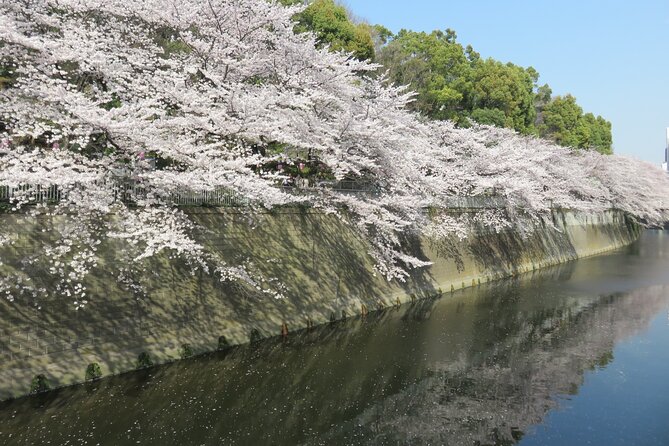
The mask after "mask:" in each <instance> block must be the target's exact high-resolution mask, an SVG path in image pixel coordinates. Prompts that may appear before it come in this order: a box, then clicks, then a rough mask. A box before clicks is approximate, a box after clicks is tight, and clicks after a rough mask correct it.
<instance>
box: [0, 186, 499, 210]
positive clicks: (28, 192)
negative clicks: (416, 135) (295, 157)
mask: <svg viewBox="0 0 669 446" xmlns="http://www.w3.org/2000/svg"><path fill="white" fill-rule="evenodd" d="M106 186H107V187H108V189H109V190H110V191H111V193H112V196H113V199H114V200H119V201H122V202H124V203H133V202H137V201H140V200H144V199H150V198H153V199H155V200H156V201H157V202H161V203H169V204H172V205H175V206H212V207H246V206H249V205H250V204H251V202H250V200H249V199H248V198H247V197H244V196H242V195H240V194H238V193H236V192H234V191H233V190H231V189H227V188H216V189H213V190H180V191H174V192H170V193H168V194H166V195H165V194H163V195H158V194H155V195H153V196H152V194H151V191H150V190H149V189H148V188H147V187H146V186H144V185H142V184H138V183H133V182H127V181H123V182H114V183H109V184H107V185H106ZM277 187H280V188H281V189H282V190H283V191H285V192H287V193H292V194H296V195H303V194H305V193H309V191H314V190H319V189H321V190H322V189H327V190H330V191H334V192H336V193H342V194H369V195H374V194H379V193H380V191H379V188H378V187H377V186H376V185H375V184H374V183H372V182H359V181H350V180H343V181H339V182H334V181H322V182H310V181H308V180H306V179H297V180H296V181H294V182H292V183H289V184H283V185H279V186H277ZM75 188H76V187H74V186H73V187H71V188H63V187H59V186H40V185H21V186H17V187H8V186H0V202H11V201H13V200H21V201H23V202H28V203H52V202H53V203H55V202H59V201H62V200H64V199H67V198H68V197H69V196H70V194H69V191H70V190H72V189H75ZM505 206H506V201H505V199H504V198H503V197H500V196H495V195H479V196H449V197H445V198H444V199H443V201H442V204H441V206H440V207H444V208H448V209H500V208H504V207H505Z"/></svg>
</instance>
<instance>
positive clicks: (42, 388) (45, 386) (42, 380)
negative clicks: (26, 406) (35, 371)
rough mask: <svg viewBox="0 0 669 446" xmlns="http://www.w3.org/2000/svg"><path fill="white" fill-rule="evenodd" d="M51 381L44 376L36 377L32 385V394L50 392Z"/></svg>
mask: <svg viewBox="0 0 669 446" xmlns="http://www.w3.org/2000/svg"><path fill="white" fill-rule="evenodd" d="M50 388H51V386H49V381H48V380H47V379H46V376H45V375H43V374H41V373H40V374H39V375H35V377H34V378H33V380H32V382H31V383H30V393H33V394H34V393H42V392H46V391H47V390H49V389H50Z"/></svg>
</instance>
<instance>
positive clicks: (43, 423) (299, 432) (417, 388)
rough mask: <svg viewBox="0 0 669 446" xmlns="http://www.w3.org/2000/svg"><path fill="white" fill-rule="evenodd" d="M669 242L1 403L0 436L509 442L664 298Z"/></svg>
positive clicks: (9, 439) (10, 440) (25, 439)
mask: <svg viewBox="0 0 669 446" xmlns="http://www.w3.org/2000/svg"><path fill="white" fill-rule="evenodd" d="M668 267H669V238H668V237H667V236H666V234H664V233H658V232H654V233H647V234H645V235H644V237H643V238H642V240H641V241H640V242H639V243H638V244H637V245H635V246H633V247H631V248H629V249H627V250H623V251H621V252H619V253H617V254H613V255H609V256H602V257H596V258H592V259H586V260H582V261H578V262H573V263H570V264H567V265H563V266H561V267H558V268H552V269H548V270H543V271H540V272H537V273H534V274H532V275H526V276H522V277H520V278H517V279H514V280H508V281H503V282H499V283H496V284H492V285H490V286H486V287H480V288H477V289H472V290H468V291H466V292H460V293H456V294H454V295H450V294H449V295H446V296H444V297H443V298H441V299H436V300H430V301H420V302H416V303H415V304H413V305H404V306H403V307H402V308H400V309H397V310H388V311H386V312H383V313H378V314H373V315H370V316H368V318H367V319H365V320H360V319H350V320H349V321H347V322H345V323H337V324H334V325H331V326H327V327H322V328H320V329H316V330H312V331H310V332H303V333H300V334H295V335H292V336H291V337H290V338H288V339H287V340H274V341H270V342H266V343H262V344H260V345H254V346H247V347H243V348H237V349H233V350H231V351H228V352H226V353H221V354H215V355H210V356H207V357H201V358H197V359H195V360H192V361H186V362H182V363H178V364H172V365H168V366H165V367H160V368H157V369H153V370H150V371H145V372H142V373H136V374H127V375H123V376H119V377H114V378H111V379H107V380H103V381H100V382H97V383H94V384H88V385H85V386H79V387H75V388H69V389H62V390H60V391H58V392H55V393H52V394H48V395H43V396H39V397H34V398H24V399H20V400H16V401H13V402H8V403H4V404H2V405H0V444H21V445H24V444H25V445H38V444H49V442H50V444H66V443H67V442H69V444H101V445H119V444H137V443H138V442H139V443H140V444H160V445H172V444H174V445H185V444H207V445H219V444H249V445H262V444H277V445H279V444H286V445H294V444H452V445H459V444H466V445H470V444H472V445H473V444H477V445H484V444H514V443H516V442H518V441H519V440H520V439H522V438H523V436H524V435H525V433H526V432H527V431H528V429H529V428H530V427H531V426H532V425H534V424H537V423H540V422H541V421H542V420H543V419H544V418H545V416H546V414H547V413H548V412H549V411H550V410H551V409H553V408H555V407H556V405H557V404H559V403H558V399H556V396H558V395H570V394H576V393H577V392H578V391H579V388H580V387H581V385H582V384H583V380H584V376H585V375H586V373H587V372H588V371H590V370H596V369H598V368H604V367H606V366H607V364H609V363H610V362H611V361H612V360H614V358H613V350H614V347H615V345H616V344H617V343H618V342H620V341H621V340H623V339H625V338H628V337H629V336H632V335H634V334H637V333H639V332H641V331H643V330H644V329H645V328H646V327H647V326H648V324H649V322H650V321H651V319H653V317H654V316H655V315H656V314H658V313H662V312H664V313H666V310H667V308H668V307H669V277H668V276H669V274H667V271H669V268H668Z"/></svg>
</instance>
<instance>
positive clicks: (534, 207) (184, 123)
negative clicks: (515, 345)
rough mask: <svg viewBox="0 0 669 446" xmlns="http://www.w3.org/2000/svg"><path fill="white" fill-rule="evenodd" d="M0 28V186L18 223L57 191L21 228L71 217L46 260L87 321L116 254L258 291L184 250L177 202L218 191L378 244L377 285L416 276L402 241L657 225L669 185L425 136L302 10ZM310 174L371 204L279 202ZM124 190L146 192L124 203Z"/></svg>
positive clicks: (319, 198) (429, 125) (315, 196)
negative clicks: (320, 40) (179, 197)
mask: <svg viewBox="0 0 669 446" xmlns="http://www.w3.org/2000/svg"><path fill="white" fill-rule="evenodd" d="M0 10H2V14H0V68H2V70H3V71H2V72H4V73H6V79H7V82H6V83H3V84H2V85H4V86H3V87H2V90H0V185H4V186H7V187H10V188H12V190H13V196H12V197H11V200H12V201H11V203H12V209H13V210H18V209H19V208H22V207H24V205H25V204H27V203H31V202H33V201H35V200H34V197H35V194H36V193H37V191H38V189H39V190H42V189H46V188H49V187H51V188H53V187H54V186H57V188H58V194H59V200H58V201H57V203H49V204H46V203H40V204H38V205H31V206H29V207H28V212H30V213H31V214H34V215H48V216H62V215H73V214H74V215H76V216H77V218H76V219H70V220H68V221H70V222H71V223H69V224H70V226H69V227H67V228H66V229H64V230H62V231H61V233H60V238H59V240H57V241H56V242H55V243H54V244H53V245H49V246H46V247H45V251H44V254H45V256H46V259H47V261H48V262H50V268H51V269H50V271H51V272H52V273H53V274H54V275H55V276H57V277H59V278H61V280H60V282H59V283H60V284H59V288H58V289H57V290H56V291H57V292H58V293H60V294H65V295H68V296H72V297H73V299H74V301H75V303H76V305H83V304H85V303H86V302H87V295H86V290H85V286H84V285H83V283H84V280H83V279H84V277H85V275H86V274H87V272H88V271H89V270H90V268H91V267H93V266H94V265H95V263H96V260H95V258H96V257H95V251H96V247H97V246H98V245H99V244H100V243H101V241H102V240H105V239H109V238H112V239H121V240H124V241H126V242H127V244H128V246H132V248H129V249H128V251H127V253H126V254H127V255H128V258H129V261H130V262H131V263H132V262H134V263H136V264H140V263H141V261H142V260H143V259H146V258H148V257H151V256H154V255H157V254H159V253H162V252H168V253H169V254H170V255H173V256H179V257H182V258H184V259H186V260H187V261H188V262H189V264H190V265H191V266H192V267H193V268H201V269H204V270H207V271H209V272H210V273H213V274H217V275H219V276H220V277H221V279H222V280H229V279H240V280H244V281H246V282H249V283H251V284H253V285H256V286H259V285H258V279H257V278H255V277H254V276H253V274H252V273H250V272H249V271H247V270H246V269H245V268H244V266H243V265H231V264H228V263H227V262H226V259H222V258H220V257H219V256H217V255H216V253H212V252H208V251H207V250H205V249H204V248H203V246H202V245H201V244H199V243H198V242H197V241H196V240H195V239H194V238H193V229H194V223H193V222H192V221H191V220H190V219H189V217H188V215H187V214H186V213H184V212H183V210H182V209H180V208H178V207H177V206H175V205H174V202H173V197H174V196H175V194H179V193H182V192H184V191H212V192H213V191H220V190H225V191H228V192H230V193H232V194H234V196H236V197H240V199H243V200H244V202H245V203H247V204H248V206H246V207H245V210H246V212H249V213H253V212H255V211H256V210H257V209H259V208H262V209H271V208H273V207H276V206H282V205H287V204H295V203H304V204H308V205H310V206H312V207H314V208H316V209H321V210H322V211H324V212H328V213H333V214H336V215H338V216H340V217H341V218H342V219H344V220H345V221H347V222H348V223H350V225H351V226H352V227H353V228H355V229H356V230H358V231H359V232H360V233H361V234H362V235H363V236H364V237H366V238H367V239H368V240H369V241H370V242H371V243H370V246H371V248H370V249H371V251H370V255H372V257H373V258H374V260H375V262H376V265H377V268H378V270H379V271H380V272H381V273H382V274H383V275H384V276H385V277H387V278H388V279H389V280H392V279H399V280H403V279H404V278H405V277H406V275H407V273H408V270H409V269H411V268H416V267H422V266H426V265H428V263H427V262H424V261H422V260H420V259H417V258H415V257H413V256H411V255H409V254H408V253H406V252H404V250H403V249H402V243H401V240H402V235H403V234H405V233H407V232H413V233H416V234H419V235H420V234H422V235H424V236H430V237H443V236H447V235H451V234H456V235H458V236H459V237H461V238H463V237H466V236H467V235H468V231H469V228H471V226H472V225H473V224H476V225H486V226H491V227H493V228H495V229H496V230H501V229H502V228H505V227H509V226H512V225H515V224H518V222H520V221H523V222H527V221H532V219H534V220H536V219H538V218H541V216H542V215H547V214H548V213H549V212H550V210H551V209H552V208H553V207H562V208H569V209H574V210H583V211H602V210H605V209H609V208H612V207H615V208H619V209H622V210H624V211H627V212H630V213H633V214H635V215H637V216H638V217H639V218H641V219H643V220H644V221H646V222H648V223H649V224H656V223H659V222H661V221H662V220H663V219H665V218H666V215H664V214H663V211H664V210H666V209H668V208H669V206H668V205H667V199H668V198H669V193H668V192H669V184H668V182H667V179H666V177H665V176H662V175H661V174H660V173H659V171H658V169H653V168H652V167H650V166H647V165H645V164H643V163H640V162H637V161H633V160H629V159H624V158H620V157H613V156H601V155H598V154H596V153H592V152H580V151H572V150H570V149H565V148H562V147H558V146H556V145H554V144H551V143H549V142H547V141H544V140H540V139H536V138H531V137H523V136H520V135H518V134H515V133H513V132H511V131H508V130H502V129H497V128H493V127H485V126H475V127H473V128H470V129H463V128H456V127H455V126H454V125H453V124H452V123H448V122H429V121H426V120H424V119H423V118H421V117H419V116H417V115H415V114H413V113H411V112H409V111H408V110H407V109H406V105H407V103H409V102H410V101H411V100H412V96H411V94H409V93H407V90H406V89H405V88H404V87H398V86H393V85H390V84H389V83H388V81H387V80H386V79H385V77H384V76H383V74H382V73H377V72H376V71H377V70H378V67H377V66H375V65H373V64H370V63H368V62H364V61H358V60H356V59H354V58H352V57H350V55H348V54H343V53H333V52H330V51H328V50H327V48H324V49H318V48H317V47H316V41H315V39H314V37H313V36H312V35H310V34H308V33H302V34H295V33H294V32H293V29H292V28H293V25H292V22H291V20H290V18H291V17H292V16H293V15H294V14H295V13H297V12H298V11H299V10H300V7H284V6H281V5H279V4H277V3H275V2H273V1H267V0H206V1H180V2H175V1H169V0H144V1H139V2H127V1H124V0H105V1H102V0H0ZM277 148H278V149H277ZM300 153H303V154H305V153H306V154H308V155H306V156H301V155H299V154H300ZM295 154H298V155H295ZM305 161H306V162H307V163H311V165H318V166H320V167H319V168H321V169H322V170H323V171H325V172H327V174H328V175H329V176H330V177H331V178H332V179H333V181H340V180H343V179H354V180H357V181H365V182H366V183H368V184H370V185H371V186H370V191H371V193H360V194H342V193H340V192H338V191H337V190H335V189H332V188H328V187H314V188H308V189H304V190H302V191H300V192H301V193H293V192H292V191H291V190H290V189H287V188H282V187H278V186H279V185H281V184H282V183H284V182H286V181H288V180H290V176H289V175H288V174H287V173H286V172H285V170H284V169H283V166H284V165H291V166H298V167H297V169H298V170H300V171H302V170H304V169H305V167H306V165H305ZM278 166H281V168H279V167H278ZM629 178H632V179H633V181H632V180H629ZM127 188H130V189H131V190H133V191H137V190H141V193H133V194H131V199H130V200H128V199H127V196H126V195H125V192H124V191H126V190H127ZM490 195H494V196H496V197H501V198H502V199H503V200H504V201H503V203H504V204H503V206H501V207H500V208H498V209H488V210H484V211H481V212H480V213H479V214H477V215H476V216H474V217H452V216H449V215H446V214H440V215H434V214H433V215H430V213H429V212H426V209H432V208H439V207H443V206H444V205H445V204H446V205H447V203H448V200H449V199H450V198H452V197H465V196H466V197H487V196H490ZM124 197H126V198H125V199H124ZM110 216H113V218H110ZM521 217H522V218H521ZM119 222H122V224H118V223H119ZM523 224H526V223H523ZM10 242H11V241H9V239H7V238H6V237H5V238H3V236H2V235H0V244H2V243H10ZM126 276H128V275H127V274H125V275H124V274H119V277H126ZM13 280H14V279H7V280H6V283H5V285H6V284H7V283H8V282H9V281H13ZM17 280H18V279H17ZM120 280H121V279H120ZM122 280H126V279H122ZM6 288H7V286H5V290H4V292H5V294H6V295H7V297H15V295H16V293H15V292H14V291H7V289H6ZM22 289H24V290H27V291H26V292H31V293H37V292H41V291H43V290H37V289H35V288H34V287H33V288H30V286H28V285H26V286H25V287H24V288H22ZM2 290H3V283H1V282H0V291H2ZM265 291H268V290H265ZM274 294H275V296H277V297H280V296H281V294H280V292H275V293H274Z"/></svg>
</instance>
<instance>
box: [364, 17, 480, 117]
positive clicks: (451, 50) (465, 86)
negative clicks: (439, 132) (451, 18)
mask: <svg viewBox="0 0 669 446" xmlns="http://www.w3.org/2000/svg"><path fill="white" fill-rule="evenodd" d="M456 37H457V36H456V34H455V32H454V31H452V30H450V29H448V30H446V31H445V32H444V31H433V32H431V33H429V34H428V33H424V32H420V33H419V32H414V31H407V30H401V31H400V32H399V33H398V34H397V35H396V36H395V38H394V39H393V40H392V41H391V42H390V43H389V44H387V45H386V46H385V47H383V49H382V51H381V52H380V53H379V54H378V57H377V60H378V62H380V63H381V64H383V65H384V66H385V68H386V69H388V71H389V74H390V78H391V80H392V81H393V82H395V83H397V84H402V85H407V84H408V85H411V88H412V89H414V90H415V91H416V92H417V93H418V96H417V98H416V101H415V102H414V103H413V104H412V107H413V108H414V109H415V110H417V111H419V112H421V113H423V114H425V115H427V116H429V117H430V118H434V119H455V120H459V119H461V118H462V117H463V116H466V115H467V113H463V112H466V110H465V109H464V105H463V103H464V101H465V98H466V95H467V93H468V92H469V91H470V90H471V80H470V79H471V61H470V60H469V59H468V58H467V55H466V54H465V49H464V48H463V47H462V45H460V44H459V43H457V41H456Z"/></svg>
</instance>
